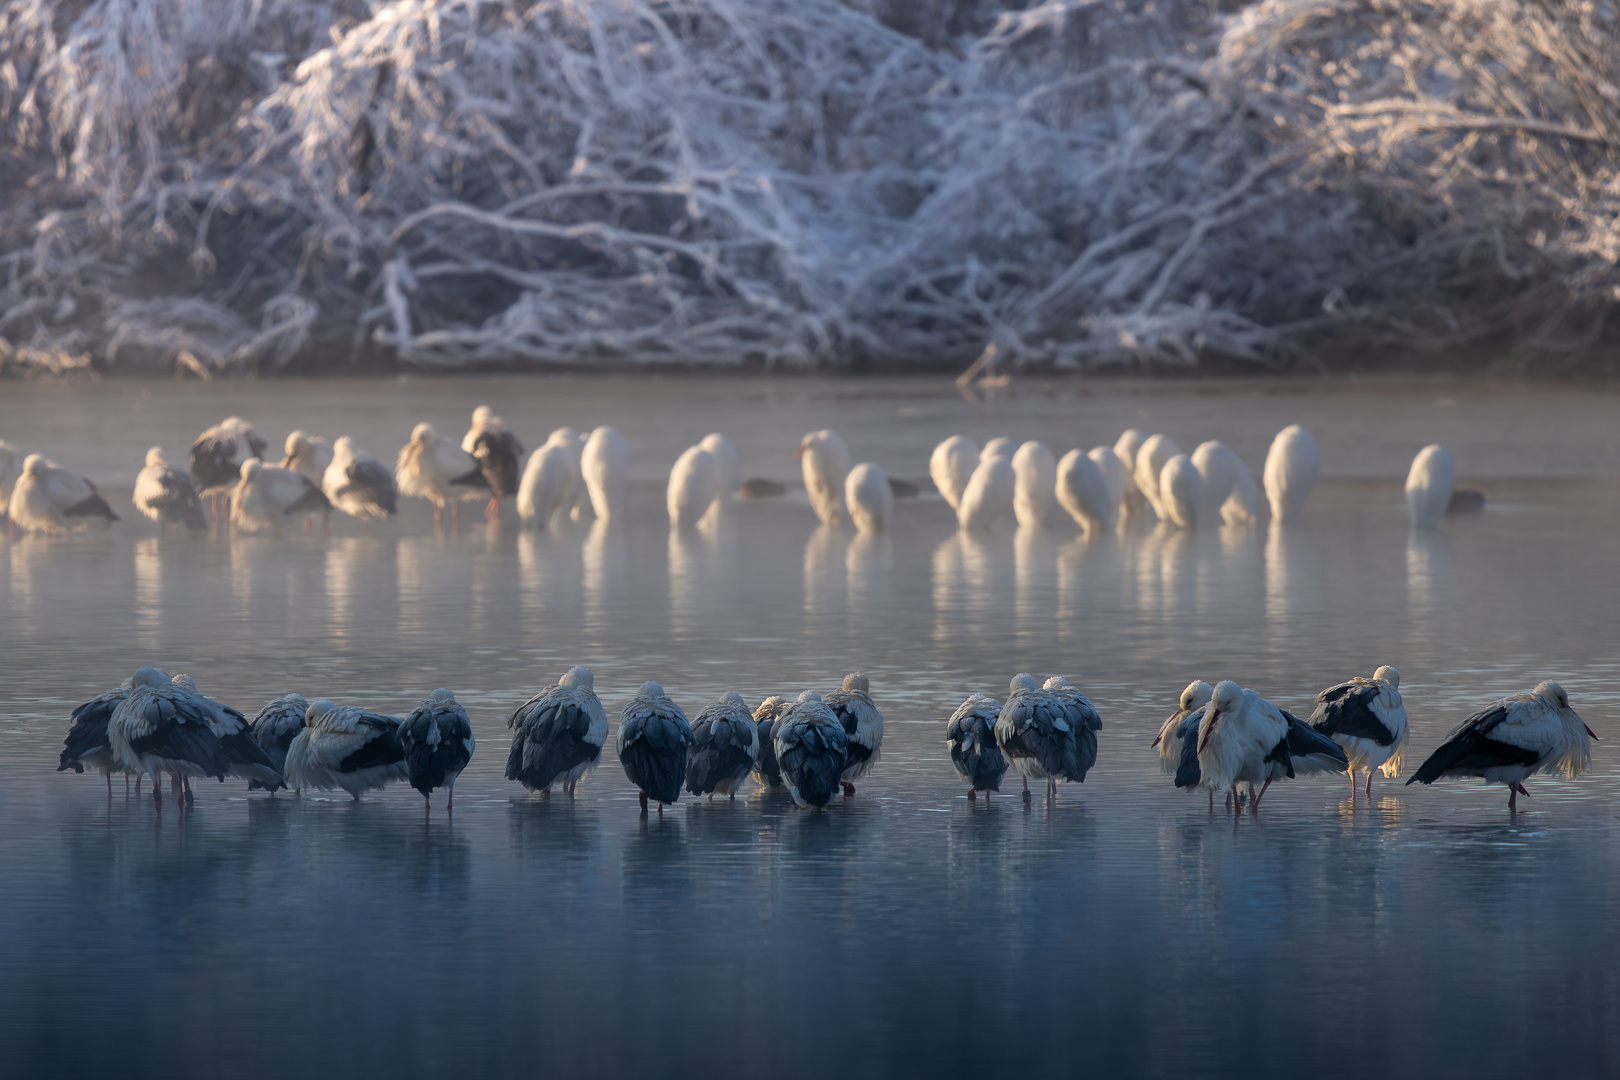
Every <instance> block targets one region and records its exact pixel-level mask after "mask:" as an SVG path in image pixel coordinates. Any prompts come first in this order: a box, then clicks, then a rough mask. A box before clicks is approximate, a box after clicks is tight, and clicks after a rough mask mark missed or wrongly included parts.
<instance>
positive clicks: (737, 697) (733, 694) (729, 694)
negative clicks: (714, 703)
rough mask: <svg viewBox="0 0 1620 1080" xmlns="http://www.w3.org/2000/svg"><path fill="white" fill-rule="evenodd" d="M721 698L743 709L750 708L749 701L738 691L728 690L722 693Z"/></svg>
mask: <svg viewBox="0 0 1620 1080" xmlns="http://www.w3.org/2000/svg"><path fill="white" fill-rule="evenodd" d="M720 700H721V701H723V702H725V703H726V704H727V705H736V706H737V707H739V708H742V709H747V708H748V702H746V701H744V700H743V696H742V695H741V694H739V693H737V691H735V690H727V691H726V692H725V693H723V694H721V695H720Z"/></svg>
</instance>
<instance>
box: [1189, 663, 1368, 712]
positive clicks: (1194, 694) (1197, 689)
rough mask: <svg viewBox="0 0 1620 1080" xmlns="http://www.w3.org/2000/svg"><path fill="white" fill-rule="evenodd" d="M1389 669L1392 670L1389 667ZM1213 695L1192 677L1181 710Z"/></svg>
mask: <svg viewBox="0 0 1620 1080" xmlns="http://www.w3.org/2000/svg"><path fill="white" fill-rule="evenodd" d="M1390 670H1394V669H1393V668H1391V669H1390ZM1214 696H1215V688H1214V687H1213V686H1211V685H1209V683H1207V682H1205V681H1204V680H1202V679H1194V680H1193V681H1192V682H1190V683H1188V684H1187V689H1185V690H1183V691H1182V692H1181V709H1182V711H1183V712H1192V711H1193V710H1194V709H1196V708H1199V707H1200V706H1203V705H1208V704H1209V699H1210V698H1212V697H1214Z"/></svg>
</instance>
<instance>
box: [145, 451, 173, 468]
mask: <svg viewBox="0 0 1620 1080" xmlns="http://www.w3.org/2000/svg"><path fill="white" fill-rule="evenodd" d="M167 464H168V462H167V461H165V460H163V447H161V446H154V447H152V449H150V450H148V451H147V452H146V467H147V468H148V469H150V468H152V467H153V466H156V465H167Z"/></svg>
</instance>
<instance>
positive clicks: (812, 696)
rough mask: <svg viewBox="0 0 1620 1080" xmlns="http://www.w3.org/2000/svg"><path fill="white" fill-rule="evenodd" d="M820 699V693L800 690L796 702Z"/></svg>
mask: <svg viewBox="0 0 1620 1080" xmlns="http://www.w3.org/2000/svg"><path fill="white" fill-rule="evenodd" d="M820 700H821V695H820V694H818V693H816V692H815V691H814V690H804V691H801V692H800V694H799V700H798V704H801V705H802V704H804V703H805V702H806V701H820Z"/></svg>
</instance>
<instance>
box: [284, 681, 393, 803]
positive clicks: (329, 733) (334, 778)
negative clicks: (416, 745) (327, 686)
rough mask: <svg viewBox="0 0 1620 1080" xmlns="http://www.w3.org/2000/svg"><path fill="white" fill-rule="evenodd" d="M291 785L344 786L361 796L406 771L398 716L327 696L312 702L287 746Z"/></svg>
mask: <svg viewBox="0 0 1620 1080" xmlns="http://www.w3.org/2000/svg"><path fill="white" fill-rule="evenodd" d="M284 775H285V777H286V781H287V786H288V787H294V788H299V789H303V788H314V789H316V790H319V791H332V790H334V789H336V788H342V789H343V790H344V791H346V792H348V793H349V797H350V798H351V799H354V800H355V801H356V802H358V801H359V799H360V795H361V793H362V792H366V791H375V790H377V789H378V788H382V787H385V786H386V785H388V784H389V783H391V782H393V781H395V780H404V779H406V778H407V776H408V770H407V768H406V765H405V747H404V746H403V745H402V744H401V743H400V741H399V718H398V717H395V716H384V715H382V714H381V713H373V712H367V711H365V710H364V709H361V708H359V707H357V706H354V705H338V704H336V703H335V702H333V701H330V700H329V699H326V698H321V699H320V700H318V701H312V702H310V703H309V710H308V712H306V713H305V715H304V730H303V731H301V732H299V733H298V735H297V737H296V738H294V739H293V741H292V745H291V746H289V747H287V761H286V766H285V771H284Z"/></svg>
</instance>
